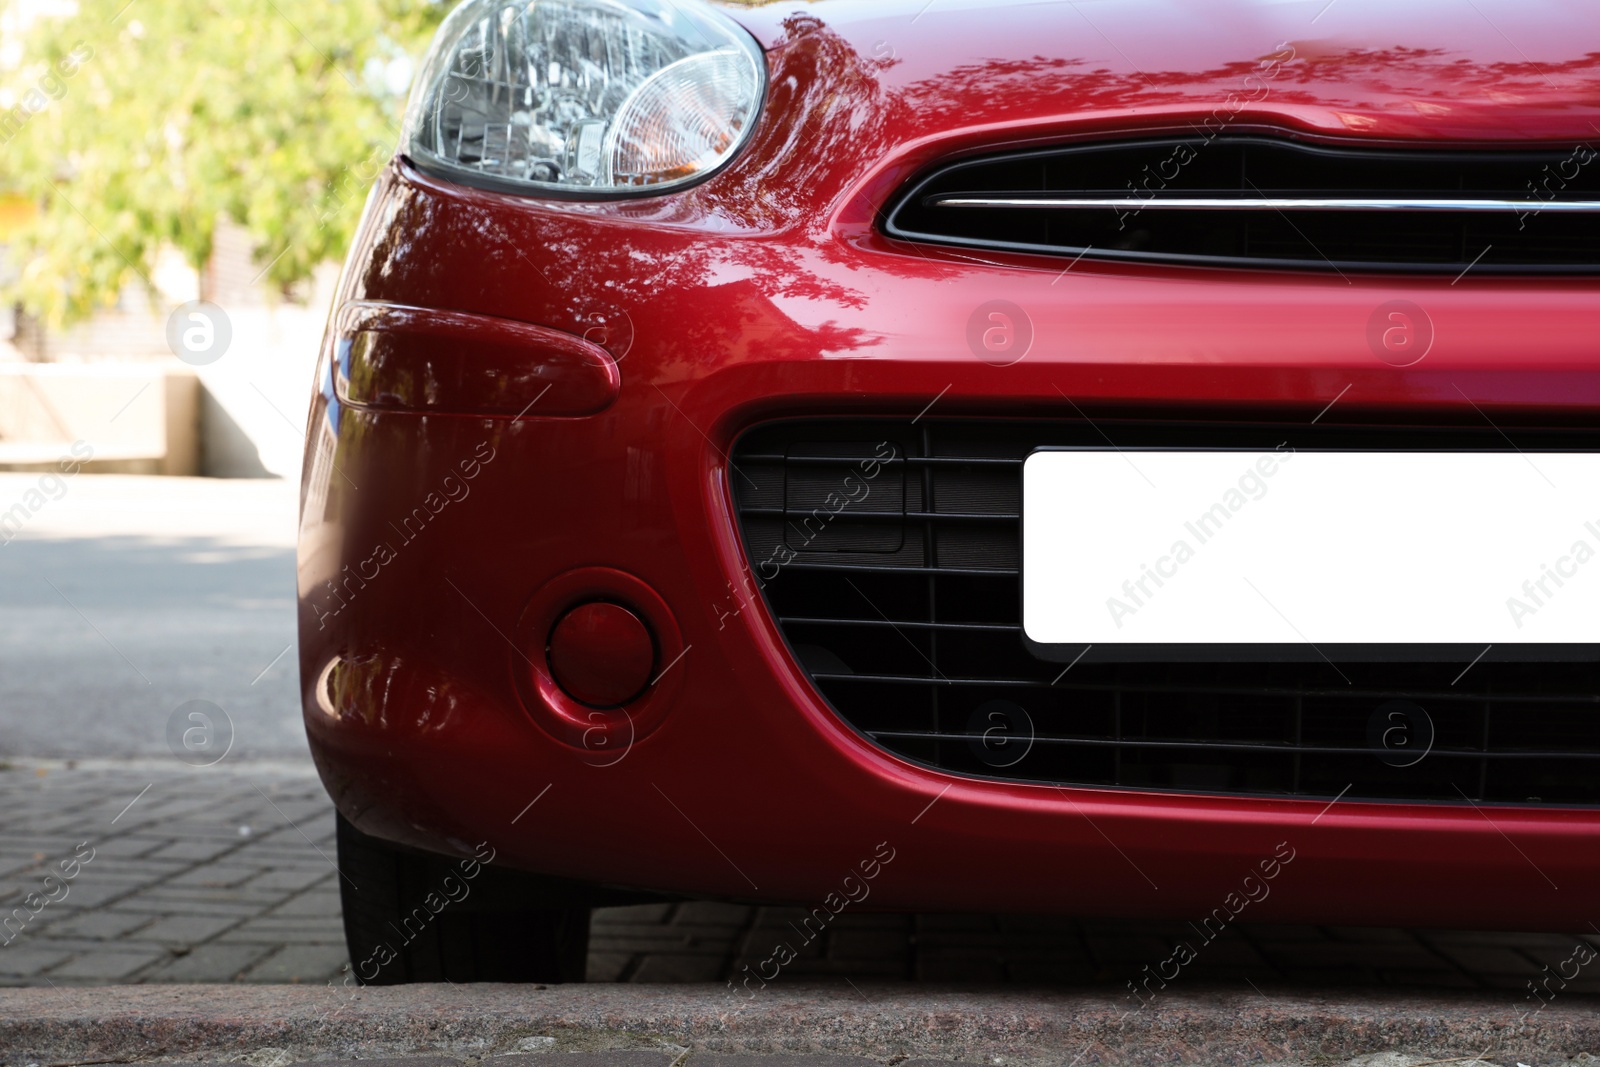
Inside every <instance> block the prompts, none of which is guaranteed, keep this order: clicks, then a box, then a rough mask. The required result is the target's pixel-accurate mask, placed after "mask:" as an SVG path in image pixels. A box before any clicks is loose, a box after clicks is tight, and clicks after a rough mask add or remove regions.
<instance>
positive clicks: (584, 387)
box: [336, 301, 622, 417]
mask: <svg viewBox="0 0 1600 1067" xmlns="http://www.w3.org/2000/svg"><path fill="white" fill-rule="evenodd" d="M337 336H338V337H339V338H340V339H341V341H348V342H349V348H348V350H341V352H340V358H339V365H338V370H337V380H336V384H337V386H338V390H339V399H340V400H341V401H343V402H344V403H346V404H351V405H354V406H357V407H363V408H371V409H375V410H383V411H414V412H429V411H433V412H439V413H444V414H453V415H509V416H513V417H516V416H521V415H523V414H525V413H526V412H528V411H531V410H532V409H533V406H534V405H535V404H539V405H542V406H541V407H540V409H539V411H540V414H542V415H547V416H548V415H593V414H595V413H597V412H600V411H604V410H605V409H606V407H607V406H609V405H610V403H611V402H612V401H613V400H615V399H616V398H617V391H618V390H619V389H620V388H621V387H622V376H621V375H620V374H619V373H618V372H617V365H616V360H614V359H613V358H612V357H611V354H610V353H609V352H607V351H606V350H605V349H604V348H601V347H600V346H599V345H597V344H595V343H594V342H592V341H589V340H587V339H585V338H582V337H574V336H573V335H572V334H569V333H563V332H562V331H560V330H552V329H548V328H547V327H544V326H534V325H531V324H530V323H526V322H515V321H513V320H510V319H501V318H492V317H490V316H488V315H469V314H464V313H462V312H459V311H440V310H437V309H434V308H424V307H407V306H405V305H400V304H379V303H373V302H370V301H352V302H350V303H347V304H345V305H344V306H343V307H342V308H340V310H339V317H338V320H337Z"/></svg>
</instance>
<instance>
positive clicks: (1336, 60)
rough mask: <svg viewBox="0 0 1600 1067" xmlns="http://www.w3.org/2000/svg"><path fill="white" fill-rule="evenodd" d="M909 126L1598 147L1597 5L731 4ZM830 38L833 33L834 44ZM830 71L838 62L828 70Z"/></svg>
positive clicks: (764, 36)
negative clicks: (857, 85)
mask: <svg viewBox="0 0 1600 1067" xmlns="http://www.w3.org/2000/svg"><path fill="white" fill-rule="evenodd" d="M728 10H729V13H730V14H731V15H732V16H733V17H734V18H736V19H737V20H739V21H740V22H741V23H742V24H744V25H745V26H746V27H747V28H748V29H749V30H750V32H751V33H752V34H754V35H755V37H756V38H757V39H758V40H759V41H761V42H762V44H763V46H764V47H766V48H767V49H769V50H770V51H774V52H776V51H777V50H783V49H795V48H797V47H802V46H805V47H810V48H813V49H814V50H815V51H816V55H817V57H818V64H819V67H822V68H823V69H820V70H819V71H818V73H819V75H821V76H823V77H834V78H839V79H842V82H850V81H852V79H854V80H859V79H861V78H870V79H872V80H873V81H874V85H875V90H876V91H875V92H873V93H872V94H871V97H872V98H873V99H874V100H875V101H878V102H880V103H883V104H887V105H891V106H893V107H894V109H895V111H896V112H897V113H899V114H900V115H902V116H903V120H902V121H903V125H904V129H903V130H902V134H903V136H904V137H906V138H907V139H909V140H916V139H918V138H920V137H923V136H942V135H946V134H948V133H949V132H951V131H952V130H955V129H970V130H973V131H979V130H985V129H987V130H992V131H1000V130H1010V131H1018V130H1023V129H1026V128H1028V127H1033V126H1037V127H1039V129H1040V133H1041V134H1045V133H1047V132H1076V131H1078V130H1082V131H1084V132H1093V131H1094V130H1097V129H1098V130H1101V131H1104V130H1107V129H1110V128H1114V127H1121V128H1125V129H1128V130H1135V129H1137V130H1149V129H1153V128H1182V127H1183V126H1185V125H1188V126H1196V127H1198V125H1199V124H1204V123H1207V122H1208V120H1209V123H1210V126H1209V127H1208V128H1220V126H1231V127H1235V128H1238V129H1244V128H1249V127H1254V128H1261V127H1273V128H1287V129H1291V130H1302V131H1306V132H1310V133H1319V134H1323V135H1327V136H1338V137H1360V138H1364V139H1377V140H1389V139H1401V140H1440V141H1473V142H1485V141H1488V142H1527V141H1543V142H1565V143H1578V142H1585V141H1596V142H1600V19H1596V18H1595V17H1594V12H1593V10H1592V8H1591V7H1590V6H1589V5H1588V4H1587V3H1585V2H1582V0H1570V2H1539V0H1533V2H1529V0H1416V2H1406V3H1397V2H1395V0H1293V2H1283V0H1221V2H1210V3H1205V4H1200V3H1175V2H1164V0H1098V2H1096V0H1088V2H1080V3H1066V2H1060V0H1009V2H1008V0H999V2H996V0H818V2H814V3H797V2H794V0H778V2H774V3H767V4H757V5H753V6H736V7H735V6H730V7H729V8H728ZM819 41H820V42H825V45H824V46H821V47H819ZM829 67H832V68H834V69H831V70H830V69H827V68H829Z"/></svg>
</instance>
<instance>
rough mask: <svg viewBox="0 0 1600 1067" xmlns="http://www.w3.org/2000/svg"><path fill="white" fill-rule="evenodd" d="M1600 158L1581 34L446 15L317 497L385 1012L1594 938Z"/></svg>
mask: <svg viewBox="0 0 1600 1067" xmlns="http://www.w3.org/2000/svg"><path fill="white" fill-rule="evenodd" d="M1597 145H1600V24H1597V23H1596V22H1595V21H1594V20H1593V19H1592V17H1590V15H1589V14H1588V13H1587V12H1586V11H1583V10H1580V9H1579V8H1578V7H1576V6H1569V5H1562V4H1548V5H1534V6H1528V5H1525V4H1516V3H1511V2H1510V0H1474V2H1473V3H1470V4H1466V5H1458V4H1454V3H1451V4H1445V3H1435V2H1428V3H1418V4H1411V5H1401V6H1397V5H1394V4H1383V5H1378V4H1375V3H1372V2H1371V0H1317V2H1310V3H1266V2H1260V3H1250V2H1245V0H1232V2H1228V3H1223V4H1210V5H1204V6H1202V5H1193V6H1192V7H1188V6H1182V5H1172V4H1164V3H1158V2H1156V0H1128V2H1125V3H1118V4H1065V3H1063V4H1045V3H1028V2H1024V0H1016V2H1011V3H1007V2H1002V0H878V2H872V3H867V2H853V0H819V2H814V3H806V4H801V3H798V2H792V3H791V2H782V0H780V2H774V3H765V4H750V5H744V6H711V5H708V4H703V3H699V2H695V0H543V2H540V3H529V2H526V0H520V2H515V3H511V2H507V0H468V2H467V3H465V4H464V5H463V6H462V7H461V8H459V9H458V10H457V11H456V12H455V13H454V14H453V15H451V16H450V17H449V19H448V20H447V22H446V23H445V24H444V26H443V28H442V29H441V30H440V32H439V35H438V38H437V40H436V43H435V44H434V46H433V49H432V52H431V55H430V56H429V58H428V60H427V61H426V64H425V65H424V67H423V68H422V69H421V73H420V75H419V78H418V81H417V85H416V88H415V91H414V95H413V99H412V102H411V105H410V113H409V117H408V119H407V122H406V126H405V133H404V138H403V144H402V147H401V151H400V153H399V155H398V156H397V158H395V159H394V161H393V162H392V164H390V165H389V167H388V168H387V170H386V171H385V172H384V174H383V175H382V176H381V178H380V179H379V180H378V182H377V184H376V187H375V188H374V189H373V191H372V194H371V198H370V200H369V202H368V205H367V208H366V214H365V217H364V221H363V223H362V225H361V228H360V231H359V235H358V237H357V238H356V241H355V244H354V247H353V249H352V250H351V253H350V258H349V262H348V265H347V267H346V269H345V274H344V279H343V281H342V283H341V287H340V292H339V303H338V306H337V308H336V310H335V313H334V315H333V318H332V321H331V323H330V326H329V329H328V334H327V339H326V344H325V348H324V351H323V354H322V360H321V369H320V371H319V381H320V386H319V389H318V392H317V394H316V395H315V397H314V398H313V401H312V409H311V426H312V427H313V429H312V432H311V437H310V441H309V444H308V448H307V455H306V463H305V471H304V497H303V507H302V521H301V541H300V546H301V547H300V562H299V603H300V657H301V659H300V663H301V676H302V679H303V683H304V690H303V692H304V712H305V721H306V726H307V730H308V732H309V735H310V740H311V744H312V749H313V752H314V754H315V757H316V760H317V764H318V766H319V768H320V770H321V773H322V777H323V779H324V781H325V782H326V784H327V787H328V789H329V791H330V793H331V794H332V796H333V798H334V800H335V801H336V803H337V806H338V809H339V812H340V813H341V815H340V838H339V841H340V844H339V856H340V867H341V873H342V875H343V878H342V885H343V888H344V892H345V897H344V914H345V921H346V926H347V929H348V932H349V939H350V949H351V953H352V960H353V961H354V962H355V970H356V974H357V976H358V977H359V979H360V980H361V981H366V982H388V981H405V980H419V979H440V978H448V979H451V980H454V981H465V980H474V979H479V980H482V979H507V978H523V979H536V980H551V979H577V978H580V977H581V976H582V972H583V956H584V943H585V939H586V931H587V916H588V910H587V909H589V908H590V907H592V906H595V905H597V904H603V903H611V902H620V901H627V900H646V899H656V898H662V897H671V898H685V897H694V898H720V899H727V900H738V901H750V902H766V903H783V904H787V905H799V906H802V907H804V908H806V909H808V910H809V911H810V912H811V915H812V919H811V920H808V921H807V923H806V924H805V927H806V931H807V932H806V933H805V934H802V935H800V936H816V933H815V932H820V931H821V930H822V929H824V928H825V927H826V925H827V924H828V923H829V922H830V921H831V920H832V919H833V917H835V916H837V915H838V914H840V913H841V912H843V911H845V910H847V909H867V908H872V909H896V910H981V911H1011V912H1054V913H1071V914H1084V915H1089V914H1094V915H1118V916H1129V917H1146V916H1148V917H1178V918H1185V919H1191V920H1194V921H1196V922H1200V923H1202V924H1203V925H1204V926H1205V927H1206V928H1208V929H1209V928H1220V926H1222V925H1225V924H1227V923H1229V922H1232V921H1274V922H1317V923H1356V924H1363V923H1365V924H1448V925H1457V926H1469V925H1478V926H1496V927H1504V928H1530V929H1582V928H1586V926H1587V923H1588V922H1589V920H1590V919H1591V918H1592V917H1593V908H1592V901H1591V895H1590V894H1589V893H1588V892H1587V890H1586V889H1585V887H1586V886H1587V885H1588V884H1589V883H1590V882H1592V880H1593V879H1594V877H1595V876H1596V874H1597V873H1600V861H1597V860H1596V845H1597V843H1600V815H1597V814H1596V812H1597V808H1596V805H1597V804H1600V684H1597V681H1600V675H1597V671H1596V667H1595V659H1596V656H1595V651H1594V650H1595V649H1596V648H1597V647H1600V644H1597V641H1596V638H1597V636H1600V635H1597V634H1596V633H1595V631H1596V629H1597V628H1600V624H1597V623H1596V621H1595V620H1596V619H1600V604H1597V603H1596V600H1597V599H1600V566H1589V562H1590V559H1591V557H1593V556H1594V555H1595V547H1594V546H1600V502H1597V500H1596V498H1594V496H1593V493H1592V491H1590V489H1589V487H1590V486H1592V485H1593V484H1595V483H1594V478H1595V476H1596V474H1597V473H1600V470H1597V456H1600V431H1597V430H1596V428H1595V425H1596V417H1597V415H1600V374H1597V373H1596V371H1597V368H1600V340H1597V338H1600V333H1597V324H1600V290H1597V287H1596V274H1597V273H1600V161H1597V159H1596V154H1597V147H1596V146H1597ZM1590 572H1594V573H1590ZM813 931H815V932H813ZM782 962H783V961H781V960H776V961H774V960H769V961H763V963H762V965H761V966H760V967H759V968H757V969H755V970H751V971H750V972H749V973H748V974H747V975H746V976H745V977H744V978H743V983H744V986H745V987H746V988H750V989H755V988H759V987H758V985H757V984H756V983H765V982H769V981H772V980H774V979H775V978H776V976H777V975H778V974H780V973H781V967H782ZM758 971H759V973H758Z"/></svg>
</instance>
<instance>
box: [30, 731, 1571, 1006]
mask: <svg viewBox="0 0 1600 1067" xmlns="http://www.w3.org/2000/svg"><path fill="white" fill-rule="evenodd" d="M4 766H5V769H4V770H0V919H4V917H6V916H15V915H16V910H15V909H17V908H19V907H20V906H21V902H22V900H23V898H24V897H25V896H26V895H27V894H30V893H46V891H47V890H48V891H51V892H53V893H54V895H56V896H58V897H60V899H59V900H58V901H56V902H52V903H49V904H47V905H46V906H45V907H44V908H43V909H42V910H40V911H39V913H38V915H37V916H36V917H34V918H32V919H31V920H30V921H28V922H27V923H26V924H25V925H24V926H21V928H20V929H19V928H18V924H17V922H16V920H15V919H14V918H13V919H12V921H11V923H10V924H8V925H4V926H3V927H0V985H12V986H20V985H37V986H46V985H55V986H69V985H94V984H107V983H145V982H257V983H262V982H300V983H319V984H321V983H326V982H329V981H339V980H341V979H342V974H343V969H344V967H345V966H346V964H347V958H348V957H347V954H346V952H345V947H344V940H343V932H342V928H341V926H340V922H339V892H338V883H337V878H338V875H337V873H336V871H335V870H334V867H333V855H334V845H333V833H334V824H333V811H332V807H331V805H330V803H329V801H328V799H327V795H326V794H325V793H324V792H323V789H322V785H321V782H320V781H319V780H318V779H317V777H316V775H315V773H314V772H313V770H312V769H311V768H310V766H309V765H308V764H301V763H291V762H281V763H272V762H243V763H236V764H232V765H228V764H221V765H218V766H215V767H207V768H190V767H186V766H183V765H180V764H175V763H174V762H173V761H157V760H150V761H143V762H129V761H81V762H78V763H75V764H71V763H61V762H37V761H15V760H14V761H11V762H10V763H9V764H6V765H4ZM83 846H86V847H88V848H92V849H93V854H92V858H89V859H87V860H81V861H80V862H79V863H78V865H77V869H76V872H75V877H73V878H72V879H71V880H70V882H68V883H66V894H65V896H64V897H61V896H60V891H59V889H54V890H52V889H51V886H50V885H48V884H47V883H45V881H44V879H45V877H46V876H47V875H50V874H52V873H55V872H58V871H59V870H61V867H60V864H61V863H62V862H63V861H67V862H69V863H70V862H71V861H72V860H73V859H74V855H75V851H74V850H79V851H78V853H77V855H78V857H82V856H87V855H88V853H87V852H86V851H84V850H83ZM24 914H26V909H24ZM803 916H804V912H802V911H800V910H799V909H785V908H757V907H747V906H742V905H733V904H718V903H704V902H688V903H680V904H654V905H644V906H639V907H631V908H608V909H602V910H600V911H598V912H596V914H595V919H594V926H593V932H592V935H591V943H590V957H589V977H590V980H591V981H593V982H637V983H686V982H724V981H728V980H734V981H739V980H742V979H743V977H745V976H746V975H748V974H749V973H750V972H749V971H746V970H744V968H745V967H746V966H749V967H752V968H753V967H755V966H756V964H757V963H758V961H761V960H763V959H766V958H768V957H770V956H771V955H772V954H773V950H774V948H775V946H776V945H778V944H779V943H780V942H788V943H790V944H792V945H800V944H802V942H803V940H804V939H803V938H800V937H798V936H797V935H796V933H795V927H794V925H791V924H795V923H798V922H799V921H800V920H801V918H803ZM1192 936H1193V930H1192V929H1191V928H1190V927H1189V926H1187V924H1184V923H1160V924H1157V923H1141V922H1127V921H1078V920H1073V919H1066V918H1048V917H1038V916H1005V915H901V914H870V913H860V914H845V915H841V916H839V917H838V918H837V919H836V920H835V921H834V922H833V923H832V924H831V925H830V927H829V929H828V930H827V931H826V932H825V933H824V934H823V936H821V937H819V938H817V939H816V940H814V941H812V942H811V943H810V944H808V945H806V946H805V948H804V949H803V950H802V952H801V955H800V957H799V958H798V959H796V960H794V961H793V962H792V963H790V964H789V965H788V966H786V967H785V968H784V974H785V976H786V980H788V979H795V980H806V981H823V982H828V983H832V982H838V983H841V987H842V986H843V984H844V983H849V984H850V985H852V986H857V987H859V986H861V985H864V984H867V983H873V982H883V981H914V982H926V983H974V984H991V983H1024V984H1035V985H1071V986H1081V987H1098V988H1100V989H1102V990H1103V991H1106V992H1111V991H1118V990H1122V989H1123V987H1124V986H1125V984H1126V983H1127V982H1128V981H1129V980H1130V979H1132V978H1134V977H1135V976H1136V975H1138V973H1139V972H1140V969H1141V968H1142V967H1144V966H1145V965H1146V964H1154V963H1156V962H1158V961H1160V960H1163V959H1165V958H1166V957H1167V956H1169V955H1170V954H1171V951H1172V948H1173V946H1174V945H1175V944H1176V943H1177V942H1178V941H1179V940H1183V939H1192ZM1584 936H1585V938H1586V939H1587V940H1588V941H1589V942H1591V943H1593V944H1596V945H1600V933H1594V932H1590V933H1589V934H1588V935H1584ZM1574 946H1575V938H1574V937H1570V936H1562V935H1543V934H1524V933H1492V932H1489V933H1485V932H1459V931H1412V930H1393V929H1375V928H1345V927H1309V926H1307V927H1290V926H1253V927H1251V926H1240V927H1237V928H1234V929H1231V930H1230V931H1229V932H1228V933H1227V934H1225V935H1224V936H1223V937H1221V938H1218V939H1217V940H1216V941H1214V942H1212V943H1210V944H1208V945H1206V947H1205V950H1204V952H1202V953H1201V954H1200V956H1199V958H1198V960H1197V961H1196V962H1195V963H1193V964H1191V965H1190V966H1188V967H1186V968H1185V974H1186V976H1187V977H1186V983H1212V984H1216V985H1219V986H1224V987H1231V988H1236V989H1241V990H1243V989H1247V988H1248V989H1254V990H1256V991H1257V992H1261V993H1263V995H1265V994H1267V993H1270V992H1272V991H1273V989H1275V988H1278V989H1282V988H1304V987H1307V986H1309V987H1324V988H1326V987H1334V986H1340V987H1350V986H1367V987H1373V986H1380V987H1414V988H1415V987H1421V988H1459V989H1473V988H1476V989H1494V990H1505V991H1509V992H1510V993H1511V994H1512V995H1513V996H1521V995H1522V994H1523V993H1525V992H1526V990H1527V987H1528V983H1529V982H1530V981H1532V980H1534V979H1535V978H1536V977H1538V976H1540V973H1541V969H1542V968H1544V967H1545V966H1551V967H1555V966H1557V965H1559V964H1560V963H1562V961H1565V960H1568V958H1569V957H1571V956H1572V954H1573V949H1574ZM1565 992H1566V993H1597V992H1600V976H1597V977H1590V976H1588V975H1586V974H1585V975H1581V976H1580V977H1578V978H1577V979H1576V980H1574V981H1572V982H1569V983H1568V985H1567V987H1566V990H1565ZM1530 1006H1532V1004H1531V1002H1530Z"/></svg>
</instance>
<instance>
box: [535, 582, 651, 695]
mask: <svg viewBox="0 0 1600 1067" xmlns="http://www.w3.org/2000/svg"><path fill="white" fill-rule="evenodd" d="M549 658H550V673H551V674H553V675H555V679H556V682H557V683H558V684H559V685H560V686H561V688H562V689H563V690H565V691H566V694H567V695H568V696H570V697H571V698H572V699H574V700H577V701H580V702H582V703H584V704H588V705H590V706H592V707H596V708H615V707H620V706H622V705H623V704H626V703H628V701H630V700H632V699H633V698H635V697H637V696H638V695H639V694H640V693H642V692H644V690H645V687H646V686H648V685H649V684H650V673H651V671H652V670H654V669H655V661H656V648H655V642H654V641H653V640H652V639H651V637H650V629H649V627H647V626H645V624H644V622H643V620H641V619H640V618H639V616H637V615H635V614H634V613H633V612H631V611H629V610H628V609H627V608H625V607H623V606H622V605H621V604H607V603H601V602H596V603H592V604H581V605H579V606H578V607H575V608H573V609H572V610H571V611H569V612H567V613H566V614H565V615H563V616H562V617H561V621H560V622H558V623H556V625H555V629H553V630H551V631H550V645H549Z"/></svg>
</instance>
